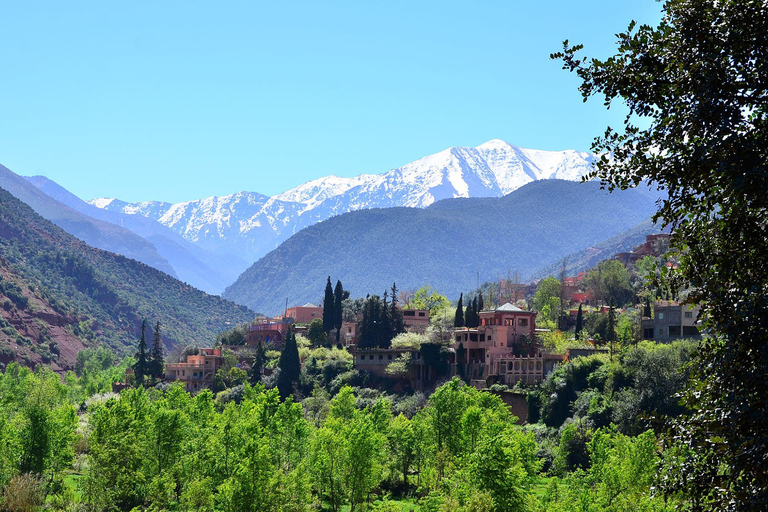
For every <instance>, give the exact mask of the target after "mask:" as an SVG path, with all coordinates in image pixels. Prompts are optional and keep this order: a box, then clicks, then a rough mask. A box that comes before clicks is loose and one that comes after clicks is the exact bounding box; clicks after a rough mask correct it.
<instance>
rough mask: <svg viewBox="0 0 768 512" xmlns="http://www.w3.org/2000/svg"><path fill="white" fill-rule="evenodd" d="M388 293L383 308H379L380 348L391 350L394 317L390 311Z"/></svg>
mask: <svg viewBox="0 0 768 512" xmlns="http://www.w3.org/2000/svg"><path fill="white" fill-rule="evenodd" d="M388 295H389V292H388V291H385V292H384V299H383V300H382V301H381V307H380V308H379V326H380V327H379V345H378V347H379V348H389V347H390V346H391V342H392V338H394V336H393V334H392V316H391V314H390V311H389V302H388V301H387V297H388Z"/></svg>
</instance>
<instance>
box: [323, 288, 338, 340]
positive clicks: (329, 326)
mask: <svg viewBox="0 0 768 512" xmlns="http://www.w3.org/2000/svg"><path fill="white" fill-rule="evenodd" d="M335 304H336V298H335V297H334V296H333V286H331V276H328V282H327V283H325V298H323V330H324V331H325V332H326V333H329V332H331V331H332V330H333V326H334V324H335V323H336V315H335V314H334V310H333V308H334V305H335Z"/></svg>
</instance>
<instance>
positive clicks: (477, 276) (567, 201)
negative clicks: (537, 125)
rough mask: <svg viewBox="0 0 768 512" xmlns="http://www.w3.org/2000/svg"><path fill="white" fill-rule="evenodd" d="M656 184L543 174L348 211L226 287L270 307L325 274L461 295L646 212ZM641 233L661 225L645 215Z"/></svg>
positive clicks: (350, 281) (292, 298) (363, 290)
mask: <svg viewBox="0 0 768 512" xmlns="http://www.w3.org/2000/svg"><path fill="white" fill-rule="evenodd" d="M658 197H659V195H658V192H656V191H653V190H649V189H646V188H642V187H639V188H635V189H630V190H626V191H617V192H614V193H612V194H609V193H607V192H606V191H604V190H601V189H600V185H599V184H598V183H596V182H587V183H574V182H572V181H564V180H556V179H549V180H540V181H534V182H530V183H528V184H527V185H524V186H523V187H521V188H519V189H517V190H515V191H514V192H511V193H509V194H507V195H505V196H503V197H499V198H495V197H494V198H457V199H445V200H442V201H438V202H436V203H434V204H432V205H430V206H428V207H426V208H402V207H401V208H385V209H369V210H361V211H356V212H350V213H346V214H343V215H339V216H336V217H333V218H331V219H328V220H326V221H324V222H320V223H317V224H315V225H313V226H311V227H308V228H306V229H304V230H302V231H300V232H299V233H297V234H296V235H294V236H292V237H291V238H289V239H288V240H286V241H285V242H283V243H282V244H281V245H280V246H279V247H278V248H277V249H275V250H273V251H272V252H270V253H269V254H267V255H266V256H264V257H263V258H261V259H260V260H259V261H257V262H256V263H255V264H254V265H252V266H251V267H250V268H248V269H247V270H246V271H245V272H243V274H242V275H241V276H240V278H238V280H237V281H236V282H235V283H233V284H232V285H231V286H229V287H228V288H227V289H226V290H225V292H224V294H223V296H224V297H225V298H228V299H230V300H232V301H234V302H237V303H239V304H245V305H247V306H249V307H251V308H254V309H256V310H258V311H261V312H264V313H270V314H271V313H278V312H280V311H281V310H282V308H283V307H284V306H285V303H286V299H287V300H288V302H289V304H303V303H305V302H307V301H317V300H318V299H319V298H320V297H321V296H322V290H323V286H324V284H325V282H326V279H327V277H328V275H330V276H331V277H332V279H333V280H336V279H340V280H341V282H342V283H343V284H344V287H345V289H348V290H350V292H351V294H352V296H353V297H360V296H365V295H366V294H374V293H377V294H381V293H383V292H384V290H386V289H388V288H389V287H391V286H392V283H393V282H396V283H397V285H398V287H399V288H400V289H416V288H418V287H420V286H422V285H425V284H429V285H431V286H432V287H433V288H435V289H436V290H438V291H439V292H440V293H442V294H444V295H447V296H448V298H450V299H458V297H459V294H460V293H461V292H463V291H469V290H471V289H474V288H475V287H476V286H477V283H478V282H483V281H486V280H495V279H498V278H499V277H501V276H504V275H507V274H508V273H509V272H510V271H515V270H517V271H518V272H519V273H520V274H521V276H522V277H523V278H524V279H528V278H530V277H531V276H532V275H533V274H534V273H535V272H536V271H538V270H539V269H541V268H542V267H545V266H547V265H551V264H557V263H559V262H560V261H562V259H563V256H565V255H566V254H569V253H573V252H576V251H579V250H582V249H584V248H585V247H589V246H591V245H595V244H599V243H601V242H603V241H604V240H606V239H607V238H609V237H612V236H615V235H617V234H619V233H622V232H624V231H626V230H628V229H631V228H633V227H635V226H636V225H637V224H640V223H642V222H644V221H646V220H647V219H648V218H649V217H650V216H651V215H652V214H653V213H654V212H655V211H656V204H655V203H656V200H657V198H658ZM646 228H647V229H648V231H646V232H643V233H642V234H640V235H638V236H644V235H645V234H647V233H652V232H655V231H656V228H655V227H654V226H653V225H652V224H645V225H644V226H640V227H639V228H638V232H640V231H643V229H646Z"/></svg>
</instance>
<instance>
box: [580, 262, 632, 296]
mask: <svg viewBox="0 0 768 512" xmlns="http://www.w3.org/2000/svg"><path fill="white" fill-rule="evenodd" d="M584 286H586V287H587V289H589V290H590V291H591V292H592V294H593V295H594V296H595V299H596V300H597V301H598V302H600V303H602V304H608V303H611V302H612V303H613V304H614V305H617V306H623V305H625V304H628V303H630V302H631V301H632V297H633V292H632V285H631V284H630V281H629V272H628V271H627V269H626V267H625V266H624V265H622V264H621V262H620V261H616V260H603V261H601V262H600V263H598V264H597V265H596V266H595V268H594V269H592V270H590V271H589V272H588V273H587V276H586V277H585V278H584Z"/></svg>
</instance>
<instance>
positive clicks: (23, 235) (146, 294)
mask: <svg viewBox="0 0 768 512" xmlns="http://www.w3.org/2000/svg"><path fill="white" fill-rule="evenodd" d="M0 275H2V280H1V281H0V306H2V308H0V314H1V316H2V329H1V330H0V362H3V363H7V362H8V361H9V360H10V359H11V358H13V357H15V358H17V359H19V360H21V361H24V362H26V363H28V364H32V363H34V362H38V361H42V362H46V363H47V362H51V363H52V364H58V365H59V366H61V367H63V368H68V367H71V365H72V364H73V362H74V356H75V355H76V352H77V350H78V349H80V348H82V347H83V345H96V344H100V343H106V344H107V345H109V346H110V347H112V348H114V349H115V351H116V352H117V353H118V354H121V353H122V354H125V353H132V351H133V350H134V349H135V340H136V338H137V336H138V330H139V327H140V325H141V321H142V319H145V318H146V319H149V320H150V321H152V322H155V321H159V322H160V323H161V326H162V333H163V339H164V342H165V343H166V345H169V346H170V345H173V344H175V343H196V344H208V343H211V342H213V340H214V338H215V337H216V334H217V333H218V332H220V331H223V330H226V329H227V328H228V327H229V326H230V325H236V324H238V323H241V322H245V321H248V320H250V319H252V318H253V313H252V312H251V311H249V310H248V309H247V308H245V307H242V306H237V305H235V304H233V303H232V302H229V301H226V300H223V299H221V298H219V297H215V296H211V295H207V294H205V293H203V292H201V291H199V290H197V289H195V288H192V287H191V286H189V285H186V284H184V283H182V282H180V281H178V280H176V279H174V278H172V277H170V276H169V275H167V274H164V273H163V272H160V271H158V270H156V269H154V268H151V267H149V266H147V265H144V264H143V263H139V262H137V261H134V260H131V259H128V258H125V257H123V256H120V255H117V254H114V253H110V252H107V251H102V250H99V249H94V248H92V247H90V246H88V245H87V244H85V243H84V242H82V241H80V240H78V239H76V238H75V237H73V236H71V235H69V234H67V233H66V232H64V231H63V230H62V229H60V228H58V227H57V226H55V225H53V224H52V223H51V222H49V221H47V220H45V219H43V218H42V217H40V216H39V215H37V214H36V213H35V212H34V211H32V209H31V208H30V207H28V206H27V205H25V204H24V203H22V202H21V201H19V200H18V199H16V198H15V197H13V196H12V195H11V194H10V193H8V192H7V191H5V190H3V189H0Z"/></svg>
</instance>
